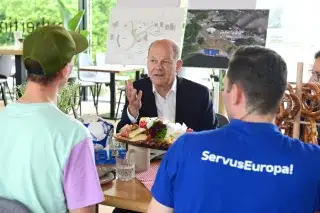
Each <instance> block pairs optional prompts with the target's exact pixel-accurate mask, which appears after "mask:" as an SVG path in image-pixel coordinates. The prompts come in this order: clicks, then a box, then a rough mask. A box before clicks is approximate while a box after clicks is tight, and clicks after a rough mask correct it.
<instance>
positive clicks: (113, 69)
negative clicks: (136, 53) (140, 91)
mask: <svg viewBox="0 0 320 213" xmlns="http://www.w3.org/2000/svg"><path fill="white" fill-rule="evenodd" d="M143 70H144V67H142V66H123V65H105V66H86V67H79V71H80V72H81V71H85V72H107V73H110V114H108V115H105V116H104V115H102V117H104V118H107V119H117V118H116V116H115V105H116V84H115V74H119V73H123V72H136V76H135V78H136V80H138V79H139V78H140V72H141V71H143Z"/></svg>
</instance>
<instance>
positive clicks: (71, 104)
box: [16, 82, 79, 114]
mask: <svg viewBox="0 0 320 213" xmlns="http://www.w3.org/2000/svg"><path fill="white" fill-rule="evenodd" d="M25 89H26V83H24V84H21V85H19V86H17V87H16V92H17V94H21V95H23V94H24V91H25ZM78 91H79V84H77V83H72V82H68V83H67V85H65V87H64V88H63V89H62V90H61V91H60V93H59V95H58V101H57V107H58V108H59V109H60V110H61V111H62V112H64V113H66V114H69V112H70V111H71V110H72V109H74V108H75V107H76V105H77V103H78V101H77V98H78V96H77V93H78Z"/></svg>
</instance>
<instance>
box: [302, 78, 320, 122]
mask: <svg viewBox="0 0 320 213" xmlns="http://www.w3.org/2000/svg"><path fill="white" fill-rule="evenodd" d="M319 103H320V84H319V83H314V82H312V83H306V84H304V85H303V86H302V97H301V106H302V107H301V115H303V116H304V117H310V118H313V119H314V120H316V119H318V117H320V107H319Z"/></svg>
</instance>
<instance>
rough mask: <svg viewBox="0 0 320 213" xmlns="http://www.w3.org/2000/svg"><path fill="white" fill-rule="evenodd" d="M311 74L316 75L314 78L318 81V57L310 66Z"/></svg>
mask: <svg viewBox="0 0 320 213" xmlns="http://www.w3.org/2000/svg"><path fill="white" fill-rule="evenodd" d="M312 75H314V76H316V78H317V79H318V81H319V82H320V58H317V59H316V60H315V61H314V64H313V68H312Z"/></svg>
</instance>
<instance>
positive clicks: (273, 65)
mask: <svg viewBox="0 0 320 213" xmlns="http://www.w3.org/2000/svg"><path fill="white" fill-rule="evenodd" d="M286 85H287V66H286V63H285V61H284V60H283V58H282V57H281V56H280V55H278V54H277V53H276V52H274V51H273V50H270V49H266V48H263V47H255V46H249V47H241V48H239V49H237V50H236V51H235V53H234V55H233V56H232V58H231V60H230V63H229V68H228V72H227V76H226V78H225V88H224V92H223V101H224V104H225V106H226V111H227V114H228V117H229V118H230V124H228V125H226V126H224V127H222V128H220V129H217V130H209V131H203V132H197V133H187V134H185V135H183V136H181V137H180V138H179V139H178V140H177V141H176V142H175V143H174V144H173V145H172V147H171V148H170V149H169V151H168V152H167V153H166V156H165V158H164V159H163V160H162V162H161V165H160V167H159V171H158V174H157V177H156V180H155V183H154V185H153V188H152V195H153V199H152V201H151V203H150V205H149V208H148V212H156V213H164V212H166V213H167V212H173V211H174V212H175V213H188V212H192V213H194V212H195V213H196V212H199V213H214V212H219V213H221V212H222V213H224V212H228V213H229V212H241V213H242V212H243V213H244V212H245V213H257V212H259V213H271V212H272V213H275V212H279V213H280V212H281V213H289V212H290V213H291V212H310V213H311V212H315V211H316V210H317V208H318V205H319V198H320V197H319V194H320V188H319V187H320V148H319V147H318V146H316V145H311V144H305V143H303V142H301V141H299V140H298V139H293V138H289V137H287V136H285V135H283V134H281V132H280V131H279V130H278V127H277V126H275V125H274V119H275V115H276V110H277V108H278V106H279V103H280V100H281V98H282V97H283V94H284V91H285V89H286ZM186 107H187V106H186Z"/></svg>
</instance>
